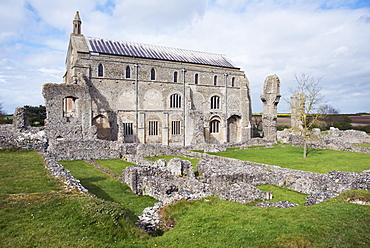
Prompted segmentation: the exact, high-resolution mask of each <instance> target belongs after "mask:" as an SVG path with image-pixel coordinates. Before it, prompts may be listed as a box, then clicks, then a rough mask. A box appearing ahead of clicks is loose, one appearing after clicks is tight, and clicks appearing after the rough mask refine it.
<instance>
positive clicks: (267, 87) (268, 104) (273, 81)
mask: <svg viewBox="0 0 370 248" xmlns="http://www.w3.org/2000/svg"><path fill="white" fill-rule="evenodd" d="M280 97H281V95H280V79H279V78H278V76H276V75H271V76H268V77H267V78H266V80H265V83H264V85H263V94H262V95H261V101H262V102H263V115H262V129H263V138H264V139H266V140H276V121H277V105H278V103H279V101H280Z"/></svg>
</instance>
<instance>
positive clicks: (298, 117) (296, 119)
mask: <svg viewBox="0 0 370 248" xmlns="http://www.w3.org/2000/svg"><path fill="white" fill-rule="evenodd" d="M304 102H305V101H304V96H303V95H302V94H300V93H299V92H298V91H296V92H294V94H293V96H292V97H291V101H290V108H291V116H290V126H291V128H292V129H295V130H302V128H303V123H302V114H304Z"/></svg>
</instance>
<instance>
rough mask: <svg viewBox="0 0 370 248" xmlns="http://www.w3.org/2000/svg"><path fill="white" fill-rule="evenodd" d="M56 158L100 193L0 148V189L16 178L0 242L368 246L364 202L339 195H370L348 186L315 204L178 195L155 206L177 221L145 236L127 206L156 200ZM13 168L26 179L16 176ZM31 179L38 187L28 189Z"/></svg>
mask: <svg viewBox="0 0 370 248" xmlns="http://www.w3.org/2000/svg"><path fill="white" fill-rule="evenodd" d="M32 157H33V159H31V158H32ZM9 160H10V161H12V162H8V161H9ZM99 162H100V161H99ZM63 164H64V165H65V166H66V167H67V168H68V169H69V170H70V171H71V173H72V174H73V175H74V176H75V177H76V178H78V179H80V180H81V183H82V184H83V185H84V186H85V187H87V188H88V189H89V191H90V192H92V193H94V194H95V193H98V194H100V195H101V198H102V199H99V198H94V197H88V196H84V195H81V194H77V193H73V192H72V193H64V192H63V191H62V190H61V189H60V187H59V186H60V183H59V182H58V181H55V180H54V179H52V178H51V177H50V176H49V175H48V173H47V172H46V170H45V169H44V164H43V161H42V158H41V156H40V155H39V154H37V153H36V152H16V153H14V152H13V153H11V152H9V153H7V152H2V151H0V175H2V178H1V179H2V180H1V181H0V183H1V184H0V186H1V189H3V187H4V185H5V186H6V184H8V183H9V182H10V181H11V179H9V177H10V178H13V177H14V178H16V180H15V182H13V183H12V184H10V185H9V186H7V190H2V191H1V194H0V228H1V232H0V239H1V241H0V244H1V247H212V248H213V247H369V246H370V239H369V233H370V224H369V223H370V206H362V205H357V204H353V203H349V202H347V201H346V199H348V198H351V199H353V198H361V199H367V200H370V192H369V191H347V192H344V193H342V194H341V195H340V196H338V197H336V198H332V199H330V200H329V201H326V202H322V203H320V204H317V205H314V206H310V207H305V206H299V207H294V208H290V209H275V208H256V207H254V204H255V203H251V204H240V203H235V202H227V201H223V200H220V199H218V198H215V197H209V198H207V199H204V200H200V201H180V202H178V203H177V204H174V205H168V206H167V207H166V208H165V209H164V210H163V211H162V213H161V214H162V215H163V216H164V217H165V219H166V220H167V221H171V222H175V223H176V225H175V228H173V229H172V230H170V231H167V232H165V233H164V234H163V235H162V236H158V237H149V236H148V235H146V234H144V233H143V232H142V231H140V230H138V229H137V228H135V227H134V221H135V219H136V217H135V216H133V213H135V214H136V213H138V212H140V211H141V210H142V208H143V207H145V205H152V204H153V202H154V201H155V200H153V199H151V198H150V197H137V196H135V195H133V194H132V193H131V192H130V191H126V190H125V189H124V188H120V187H119V186H118V184H116V183H119V182H118V181H117V180H116V179H112V178H109V177H108V176H107V175H106V174H104V173H102V172H100V171H99V170H97V169H96V168H95V167H93V166H91V165H89V164H87V163H86V162H84V161H67V162H63ZM104 167H106V166H104ZM107 167H108V166H107ZM113 167H114V166H113ZM9 171H13V173H12V174H11V173H9ZM6 173H7V176H3V175H5V174H6ZM20 173H23V174H22V175H23V177H24V178H25V179H26V180H25V181H26V182H23V180H22V179H21V178H20V177H17V175H18V174H20ZM111 180H113V181H111ZM45 182H46V183H45ZM32 184H36V185H39V186H37V187H36V186H35V187H34V188H32V187H31V186H32ZM119 184H120V183H119ZM122 186H124V185H122ZM260 187H262V189H263V190H269V191H273V193H274V199H273V200H272V201H278V200H283V199H284V200H290V201H292V202H297V203H299V202H298V201H301V199H302V198H303V197H304V195H302V194H299V193H298V194H297V193H296V192H293V191H289V190H285V189H281V188H279V187H274V186H271V185H261V186H260ZM26 188H28V189H27V190H28V191H27V193H24V192H25V191H24V190H25V189H26ZM93 191H94V192H93ZM9 192H13V193H9ZM98 194H97V195H98ZM113 201H114V202H113ZM145 202H146V203H145ZM121 203H123V204H121Z"/></svg>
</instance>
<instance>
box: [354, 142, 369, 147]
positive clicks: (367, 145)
mask: <svg viewBox="0 0 370 248" xmlns="http://www.w3.org/2000/svg"><path fill="white" fill-rule="evenodd" d="M357 146H362V147H370V143H369V144H362V145H357Z"/></svg>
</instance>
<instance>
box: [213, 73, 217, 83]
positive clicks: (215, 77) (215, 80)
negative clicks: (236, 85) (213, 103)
mask: <svg viewBox="0 0 370 248" xmlns="http://www.w3.org/2000/svg"><path fill="white" fill-rule="evenodd" d="M213 85H215V86H216V85H217V76H216V75H215V76H214V77H213Z"/></svg>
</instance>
